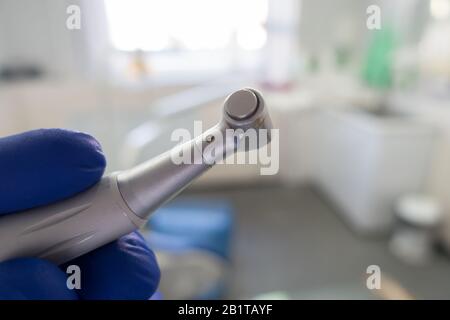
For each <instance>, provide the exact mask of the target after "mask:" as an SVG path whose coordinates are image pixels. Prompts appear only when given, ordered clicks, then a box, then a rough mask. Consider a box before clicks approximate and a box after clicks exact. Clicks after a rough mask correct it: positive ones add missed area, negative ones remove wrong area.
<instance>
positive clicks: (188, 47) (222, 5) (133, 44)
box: [105, 0, 268, 51]
mask: <svg viewBox="0 0 450 320" xmlns="http://www.w3.org/2000/svg"><path fill="white" fill-rule="evenodd" d="M105 6H106V13H107V17H108V22H109V30H110V36H111V42H112V45H113V46H114V48H116V49H118V50H123V51H133V50H138V49H139V50H143V51H197V50H207V51H210V50H220V49H230V48H235V47H236V46H237V47H238V48H240V49H243V50H257V49H260V48H262V47H263V46H264V44H265V42H266V37H267V35H266V30H265V27H264V25H265V22H266V19H267V11H268V0H105Z"/></svg>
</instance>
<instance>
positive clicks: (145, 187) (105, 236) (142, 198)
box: [0, 88, 272, 264]
mask: <svg viewBox="0 0 450 320" xmlns="http://www.w3.org/2000/svg"><path fill="white" fill-rule="evenodd" d="M271 128H272V123H271V120H270V117H269V114H268V112H267V108H266V106H265V103H264V100H263V98H262V96H261V94H260V93H259V92H258V91H256V90H254V89H250V88H245V89H241V90H238V91H236V92H234V93H232V94H230V95H229V96H228V97H227V98H226V100H225V102H224V107H223V114H222V119H221V121H220V122H219V123H218V124H217V125H215V126H214V127H212V128H210V129H209V130H207V131H205V132H204V133H203V134H201V135H200V136H198V137H195V138H194V139H193V140H191V141H189V142H186V143H184V144H182V145H180V146H177V147H175V148H174V149H172V150H169V151H167V152H165V153H163V154H161V155H159V156H157V157H156V158H153V159H151V160H149V161H147V162H144V163H142V164H140V165H138V166H136V167H134V168H131V169H128V170H125V171H121V172H116V173H112V174H110V175H107V176H104V177H103V178H102V179H101V180H100V182H99V183H97V184H96V185H95V186H93V187H91V188H89V189H88V190H86V191H84V192H81V193H79V194H77V195H75V196H73V197H71V198H68V199H66V200H62V201H59V202H56V203H54V204H50V205H47V206H42V207H38V208H35V209H31V210H26V211H23V212H19V213H14V214H11V215H7V216H3V217H1V218H0V243H2V246H1V247H0V261H5V260H8V259H12V258H18V257H39V258H43V259H47V260H50V261H53V262H55V263H57V264H61V263H64V262H67V261H69V260H71V259H74V258H76V257H78V256H80V255H83V254H85V253H87V252H89V251H92V250H94V249H96V248H98V247H100V246H102V245H105V244H107V243H109V242H111V241H113V240H115V239H117V238H119V237H121V236H123V235H125V234H128V233H130V232H131V231H133V230H136V229H138V228H139V227H141V226H142V225H143V224H145V223H146V221H147V219H148V218H149V216H150V215H151V213H152V212H153V211H155V210H156V209H157V208H158V207H160V206H161V205H163V204H164V203H166V202H167V201H169V200H170V199H172V198H173V197H175V196H176V195H177V194H178V193H180V192H181V191H182V190H183V189H184V188H186V187H187V186H188V185H189V184H190V183H191V182H193V181H194V180H195V179H196V178H197V177H199V176H200V175H201V174H203V173H204V172H206V171H207V170H208V169H210V168H211V167H212V166H213V165H214V164H215V160H216V158H220V157H222V156H223V155H225V154H226V155H230V152H235V151H236V150H237V149H238V146H239V144H240V143H241V142H242V141H240V140H239V139H223V137H225V136H226V131H227V129H233V130H238V129H240V130H243V131H247V130H248V129H255V130H260V129H266V132H267V133H268V136H267V139H265V140H264V142H262V141H260V140H258V144H257V146H256V147H257V148H259V147H261V146H262V144H264V143H268V142H270V129H271ZM219 136H220V137H222V139H218V138H216V137H219ZM183 150H184V151H189V153H190V154H192V155H197V157H200V159H193V160H194V161H192V162H189V163H179V164H177V163H175V162H174V161H173V152H174V151H176V152H179V151H183ZM205 150H209V152H205ZM211 150H213V152H211ZM246 150H247V149H246Z"/></svg>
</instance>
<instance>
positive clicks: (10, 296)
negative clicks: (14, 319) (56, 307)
mask: <svg viewBox="0 0 450 320" xmlns="http://www.w3.org/2000/svg"><path fill="white" fill-rule="evenodd" d="M66 278H67V275H66V274H65V273H64V272H63V271H61V269H59V268H58V266H56V265H54V264H52V263H51V262H49V261H46V260H42V259H37V258H20V259H14V260H9V261H5V262H2V263H0V300H76V299H78V296H77V294H76V292H75V291H73V290H70V289H68V288H67V285H66Z"/></svg>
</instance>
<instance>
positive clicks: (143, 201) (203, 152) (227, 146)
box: [117, 88, 272, 219]
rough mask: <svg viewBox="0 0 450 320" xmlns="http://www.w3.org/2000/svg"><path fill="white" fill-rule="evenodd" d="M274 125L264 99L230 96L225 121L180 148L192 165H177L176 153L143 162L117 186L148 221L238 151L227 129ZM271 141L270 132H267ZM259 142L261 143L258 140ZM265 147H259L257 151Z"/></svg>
mask: <svg viewBox="0 0 450 320" xmlns="http://www.w3.org/2000/svg"><path fill="white" fill-rule="evenodd" d="M271 128H272V122H271V120H270V117H269V115H268V113H267V108H266V106H265V103H264V100H263V98H262V96H261V94H260V93H259V92H257V91H256V90H254V89H249V88H245V89H241V90H238V91H236V92H235V93H233V94H231V95H229V96H228V97H227V99H226V100H225V102H224V108H223V117H222V120H221V121H220V122H219V123H218V124H217V125H216V126H214V127H212V128H211V129H209V130H207V131H205V132H204V133H203V134H201V135H200V136H199V137H196V138H195V139H193V140H191V141H189V142H187V143H185V144H184V145H182V146H179V147H178V148H179V150H182V151H184V152H186V151H188V152H189V153H190V154H191V155H192V162H191V163H190V164H186V163H182V164H176V163H174V161H173V159H172V156H171V155H172V154H173V152H174V151H173V150H171V151H169V152H166V153H164V154H162V155H160V156H158V157H156V158H154V159H151V160H149V161H147V162H144V163H143V164H141V165H138V166H137V167H134V168H132V169H130V170H126V171H123V172H121V173H119V175H118V178H117V179H118V180H117V181H118V185H119V190H120V193H121V194H122V197H123V199H124V201H125V203H127V205H128V207H129V208H130V209H131V210H132V211H133V212H134V213H135V214H136V215H137V216H139V217H140V218H143V219H146V218H147V217H148V216H149V215H150V214H151V213H152V212H153V211H154V210H155V209H157V208H158V207H159V206H161V205H163V204H164V203H165V202H167V201H169V200H170V199H172V198H173V197H175V196H176V195H177V194H178V193H180V192H181V191H182V190H184V188H186V187H187V186H188V185H189V184H190V183H191V182H192V181H193V180H194V179H195V178H197V177H198V176H200V175H201V174H202V173H204V172H205V171H207V170H208V169H209V168H211V166H212V165H214V164H215V163H216V160H218V159H223V158H224V156H225V155H230V153H233V152H234V151H236V150H237V147H238V144H239V143H240V142H241V141H240V140H239V139H238V140H229V139H225V137H226V130H227V129H242V130H244V131H245V130H248V129H256V130H260V129H271ZM267 134H268V139H267V141H266V142H267V143H268V142H269V141H270V130H268V131H267ZM258 142H259V141H258ZM261 146H262V145H259V144H258V145H257V148H259V147H261Z"/></svg>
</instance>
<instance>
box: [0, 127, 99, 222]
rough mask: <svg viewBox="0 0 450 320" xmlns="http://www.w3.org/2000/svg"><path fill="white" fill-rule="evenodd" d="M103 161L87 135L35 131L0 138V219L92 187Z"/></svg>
mask: <svg viewBox="0 0 450 320" xmlns="http://www.w3.org/2000/svg"><path fill="white" fill-rule="evenodd" d="M105 166H106V160H105V157H104V155H103V152H102V149H101V146H100V144H99V143H98V142H97V141H96V140H95V139H94V138H93V137H91V136H90V135H87V134H85V133H81V132H74V131H69V130H63V129H39V130H33V131H28V132H24V133H21V134H17V135H13V136H9V137H5V138H0V177H1V179H2V183H1V184H0V195H1V198H0V215H1V214H5V213H10V212H14V211H20V210H24V209H29V208H33V207H36V206H40V205H44V204H48V203H51V202H54V201H57V200H60V199H63V198H67V197H70V196H72V195H74V194H76V193H78V192H80V191H82V190H84V189H87V188H88V187H90V186H92V185H93V184H95V183H96V182H97V181H98V180H99V179H100V178H101V177H102V175H103V172H104V170H105Z"/></svg>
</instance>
